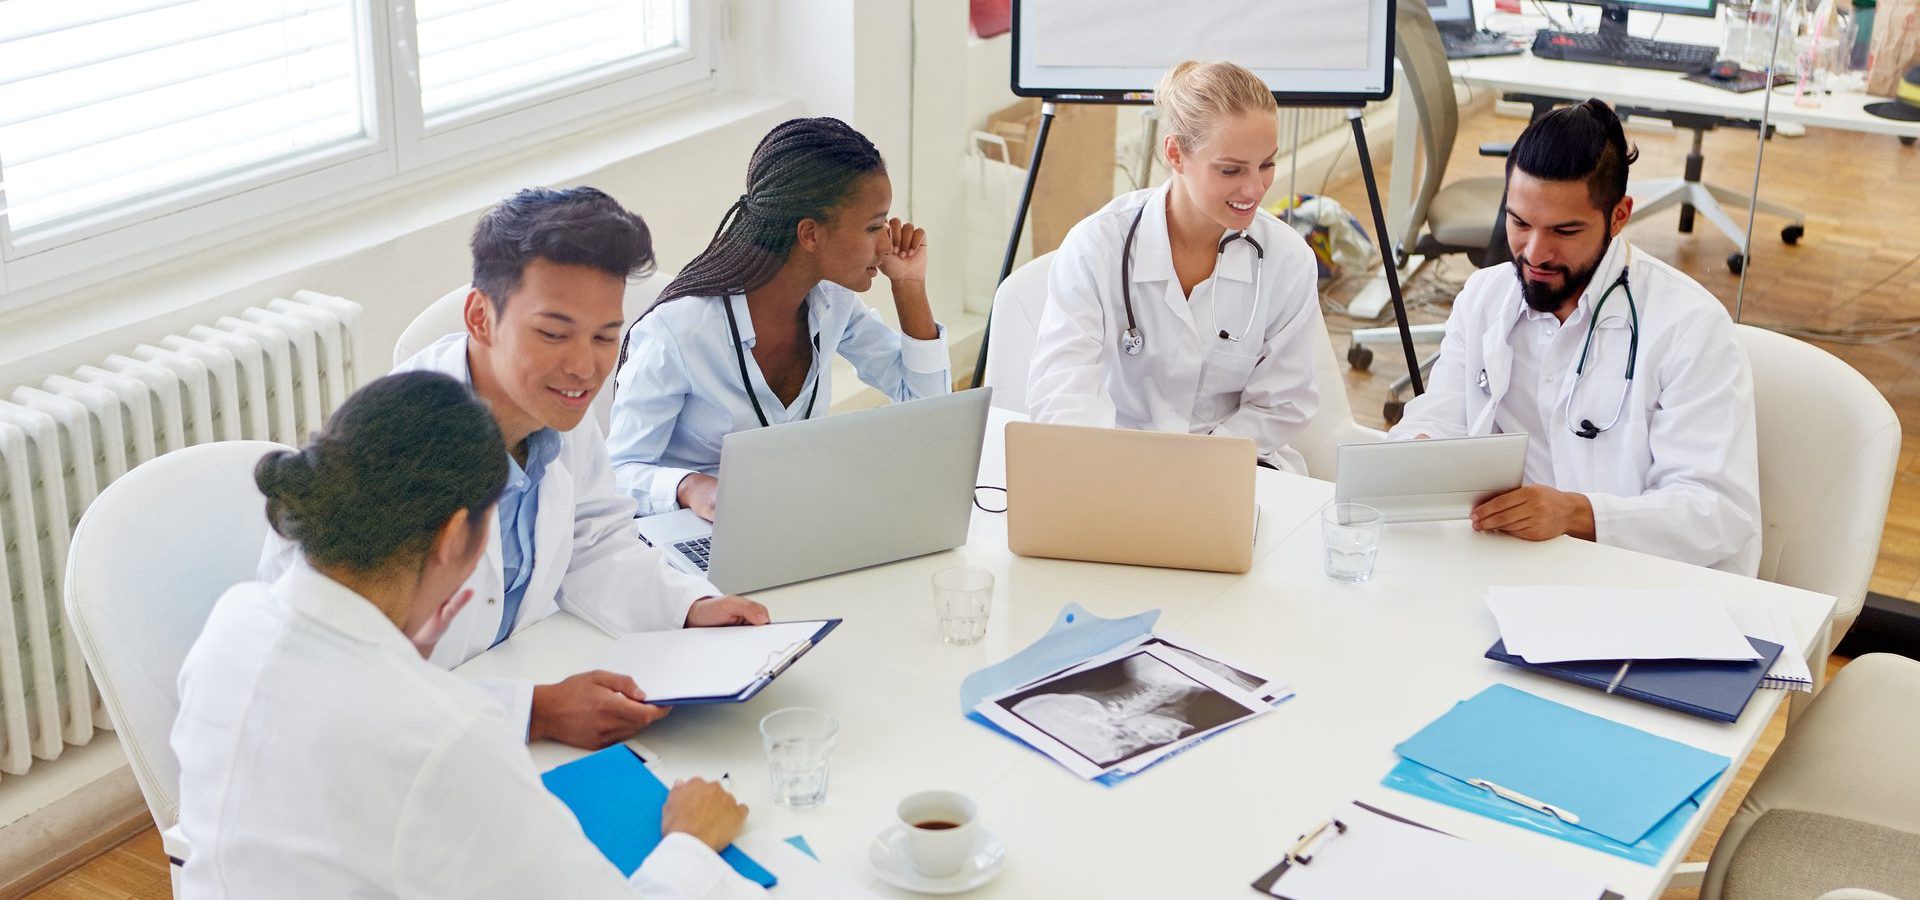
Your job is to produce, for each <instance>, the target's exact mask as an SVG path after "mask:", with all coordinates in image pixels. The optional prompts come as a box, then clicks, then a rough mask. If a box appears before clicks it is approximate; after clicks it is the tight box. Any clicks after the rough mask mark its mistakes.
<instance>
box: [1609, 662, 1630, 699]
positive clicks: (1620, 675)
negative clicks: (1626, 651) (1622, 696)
mask: <svg viewBox="0 0 1920 900" xmlns="http://www.w3.org/2000/svg"><path fill="white" fill-rule="evenodd" d="M1632 665H1633V660H1630V659H1629V660H1625V661H1623V662H1621V663H1620V671H1618V672H1615V673H1613V680H1612V681H1610V682H1608V683H1607V693H1609V694H1611V693H1613V691H1614V689H1615V688H1618V687H1619V686H1620V682H1622V681H1625V680H1627V669H1628V668H1629V667H1631V666H1632Z"/></svg>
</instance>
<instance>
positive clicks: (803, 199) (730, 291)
mask: <svg viewBox="0 0 1920 900" xmlns="http://www.w3.org/2000/svg"><path fill="white" fill-rule="evenodd" d="M886 171H887V166H886V163H885V162H883V161H882V160H881V159H880V151H879V149H877V148H875V147H874V146H873V142H872V141H870V140H867V137H866V135H863V134H861V133H860V132H858V131H855V130H854V129H853V126H851V125H848V124H847V123H845V122H842V121H840V120H839V119H835V118H830V117H826V116H822V117H820V118H816V119H788V120H787V121H785V122H782V123H780V124H779V125H776V126H774V128H773V130H772V131H769V132H767V136H766V137H764V138H761V139H760V146H758V147H755V148H754V151H753V159H752V160H751V161H750V162H748V163H747V192H746V193H744V194H741V195H740V199H738V200H736V201H734V203H733V205H732V206H731V207H728V208H727V212H726V214H725V215H723V216H721V217H720V227H718V228H716V229H714V233H713V240H712V241H711V242H709V243H708V244H707V249H705V250H702V251H700V255H698V256H696V257H694V258H693V261H692V262H690V263H687V266H686V268H684V269H681V270H680V274H679V275H677V276H675V277H674V279H673V281H672V282H670V283H668V284H667V289H666V290H664V291H662V292H661V293H660V298H659V299H658V300H656V301H654V303H653V305H652V306H650V307H648V308H647V313H650V312H652V311H654V310H655V309H658V308H659V307H660V305H661V304H664V303H668V302H670V301H673V300H678V299H681V298H683V297H722V298H725V297H730V296H732V295H734V294H744V293H746V292H748V291H751V290H755V289H757V288H760V287H762V286H764V285H766V283H767V282H769V281H772V280H773V277H774V275H776V274H778V273H779V271H780V267H781V266H783V265H786V262H787V257H788V256H789V255H790V254H791V253H792V252H793V244H794V240H795V238H796V236H797V228H798V226H799V224H800V222H801V220H803V219H813V220H815V221H818V222H824V221H826V220H827V217H828V215H829V214H830V213H832V211H833V209H834V208H835V207H837V206H839V205H840V203H841V202H842V201H844V200H845V199H846V198H847V195H848V194H849V193H851V192H852V191H853V188H854V185H855V183H857V182H858V181H859V179H860V178H861V177H862V176H864V175H870V174H882V175H884V174H886ZM640 317H641V318H645V317H646V313H641V314H640ZM638 324H639V319H635V320H634V325H638ZM632 334H633V327H632V326H629V327H628V329H627V334H626V335H624V336H622V337H621V339H620V361H619V363H618V364H617V365H616V367H615V371H618V370H619V369H620V368H624V367H625V366H626V364H627V344H628V341H629V340H630V339H631V337H632Z"/></svg>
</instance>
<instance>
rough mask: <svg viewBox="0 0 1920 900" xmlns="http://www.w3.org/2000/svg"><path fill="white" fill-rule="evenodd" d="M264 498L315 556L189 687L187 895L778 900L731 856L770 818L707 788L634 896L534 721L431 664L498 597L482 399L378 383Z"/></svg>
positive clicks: (425, 386)
mask: <svg viewBox="0 0 1920 900" xmlns="http://www.w3.org/2000/svg"><path fill="white" fill-rule="evenodd" d="M254 480H255V482H256V483H257V484H258V485H259V487H260V491H261V493H263V494H265V495H266V498H267V500H266V503H267V519H268V521H269V522H270V523H271V524H272V526H273V529H274V531H276V532H277V533H279V534H280V535H282V536H284V537H285V538H286V539H287V540H289V541H291V542H292V543H293V545H294V546H295V547H296V548H298V551H299V558H298V559H297V560H295V561H294V562H292V563H291V564H290V565H289V566H288V567H287V568H286V571H285V572H283V573H282V574H281V575H280V576H279V578H278V579H276V580H275V581H274V582H273V583H271V584H264V583H258V582H253V583H247V584H242V585H239V586H237V587H235V588H233V589H231V590H229V591H228V592H227V593H226V594H225V595H224V596H222V597H221V598H220V599H219V601H218V602H217V603H215V604H214V607H213V611H212V612H211V614H210V615H209V616H208V618H207V623H206V626H205V628H204V630H203V631H202V632H201V634H200V638H199V640H197V641H195V643H194V645H193V649H192V650H190V651H189V652H188V653H187V657H186V661H185V663H184V665H183V666H182V668H181V672H180V714H179V717H178V718H177V719H176V720H175V722H174V728H173V737H172V745H173V751H174V754H175V756H176V757H177V758H178V759H179V761H180V784H179V786H180V827H181V829H182V830H183V832H184V833H185V837H186V839H187V843H188V845H189V847H190V848H191V850H190V852H189V853H188V855H187V859H186V864H185V867H184V869H183V870H182V873H181V876H182V883H183V892H182V895H183V896H184V897H191V898H196V900H218V898H226V897H233V898H255V897H286V896H296V895H297V896H304V897H360V898H401V897H406V898H421V900H425V898H448V900H454V898H458V900H483V898H501V900H506V898H523V897H569V898H576V900H582V898H614V897H634V898H655V900H696V898H698V900H732V898H745V897H762V896H765V892H764V891H763V890H761V888H760V887H759V886H758V885H755V884H753V883H751V882H749V881H747V880H746V879H744V878H741V877H740V876H739V875H737V874H735V873H734V872H733V870H732V869H731V868H730V867H729V866H728V865H727V864H726V863H725V862H723V861H722V860H721V859H720V857H719V856H718V855H717V853H718V851H719V850H720V849H722V848H724V847H726V846H727V845H728V844H729V843H731V842H732V841H733V839H734V837H736V836H737V835H738V834H739V832H740V828H741V824H742V822H743V821H744V820H745V818H746V814H747V809H746V807H744V806H741V805H740V804H739V803H736V802H735V801H734V800H733V798H732V797H731V796H729V795H728V794H727V792H726V791H725V790H724V789H722V788H721V787H720V786H719V785H717V784H714V783H712V782H707V781H702V780H699V779H694V780H691V781H686V782H682V783H680V784H676V785H675V786H674V787H673V789H672V790H671V791H670V792H669V794H668V799H667V804H666V808H665V810H664V811H663V813H662V814H661V828H662V831H663V832H664V833H665V835H666V837H665V839H664V840H662V841H661V843H660V844H659V846H658V847H656V848H655V849H654V851H653V852H652V854H651V855H649V856H648V857H647V859H646V860H645V861H644V862H643V863H642V864H641V865H640V868H639V869H638V870H637V871H636V872H635V873H634V875H633V877H632V878H631V879H627V878H623V877H622V876H621V875H620V872H619V870H618V869H616V868H614V866H613V864H612V863H611V862H609V861H608V860H607V858H606V857H605V856H603V855H601V853H600V851H599V850H598V849H597V848H595V847H594V845H593V844H592V843H590V842H589V841H588V840H587V838H586V835H584V834H582V833H581V831H580V825H579V823H578V821H576V820H575V819H574V817H573V813H572V812H571V811H569V810H568V809H567V808H566V807H565V806H564V805H563V804H561V802H560V801H559V800H558V799H556V798H555V797H554V796H553V795H552V794H549V793H548V792H547V791H546V789H545V787H543V786H542V785H541V783H540V778H539V775H538V774H537V773H536V772H535V771H534V769H533V765H532V762H531V760H530V759H529V758H528V756H527V748H526V744H525V737H524V732H523V730H522V729H523V728H524V725H523V723H521V722H518V721H516V720H514V719H512V718H510V717H509V715H508V714H507V713H506V711H504V710H503V709H502V708H501V706H500V704H499V703H498V702H497V701H496V700H495V699H494V698H493V697H491V696H489V695H488V693H487V692H486V691H485V690H483V689H482V688H480V687H478V686H477V685H475V684H474V683H473V682H471V681H469V680H468V679H466V678H463V677H461V676H459V675H455V674H453V673H451V672H448V671H446V670H444V669H442V668H441V667H439V666H436V665H434V664H432V663H430V662H428V661H427V659H425V657H427V656H429V655H430V654H431V653H432V652H433V648H434V644H435V643H436V642H437V641H438V640H439V639H440V637H441V636H442V635H443V634H444V633H445V632H446V630H447V627H448V625H449V623H450V622H452V621H453V620H454V619H455V618H457V617H458V616H459V614H460V611H461V609H462V608H463V607H464V606H466V605H467V604H469V603H470V602H471V600H472V598H473V596H474V594H473V591H472V589H471V588H468V587H465V586H464V585H465V583H466V582H467V580H468V578H469V577H470V576H471V574H472V572H473V570H474V568H475V566H476V565H477V564H478V563H479V562H480V561H481V559H482V557H483V556H484V554H485V551H486V547H487V540H488V538H487V535H488V532H489V531H490V530H492V528H493V523H494V519H495V511H494V505H495V504H496V503H497V502H498V500H499V498H500V495H501V491H502V489H503V488H504V487H505V485H506V481H507V452H506V447H505V445H504V444H503V443H502V442H501V440H500V430H499V428H498V427H496V425H495V424H494V418H493V416H492V415H491V414H490V413H489V412H488V410H487V408H486V407H485V406H484V405H482V404H481V403H480V402H479V401H478V400H476V399H475V398H474V396H473V394H472V393H471V392H470V391H468V390H467V388H466V387H465V386H464V385H462V384H460V383H459V382H457V381H455V380H454V379H452V378H450V377H447V376H445V375H440V374H435V373H431V372H406V373H402V374H398V375H389V376H387V377H385V378H382V379H380V380H378V381H375V382H373V383H372V384H370V385H368V386H366V387H364V388H362V389H360V390H359V391H357V392H355V393H354V395H353V396H351V397H349V398H347V401H346V403H345V404H343V405H342V406H341V407H340V409H339V410H338V411H337V412H335V413H334V414H333V417H332V418H331V419H329V420H328V422H327V425H326V428H325V430H323V431H321V432H320V433H319V434H316V435H315V436H314V438H313V442H312V443H311V444H309V445H308V446H307V447H306V448H305V449H303V450H299V451H287V450H283V451H278V452H274V453H269V454H267V455H266V456H265V457H264V458H262V459H261V460H260V462H259V464H258V465H257V466H256V468H255V470H254Z"/></svg>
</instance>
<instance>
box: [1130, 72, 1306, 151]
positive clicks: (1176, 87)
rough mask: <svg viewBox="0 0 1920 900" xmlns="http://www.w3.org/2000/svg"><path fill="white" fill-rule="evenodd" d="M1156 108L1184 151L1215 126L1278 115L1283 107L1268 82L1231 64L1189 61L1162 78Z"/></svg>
mask: <svg viewBox="0 0 1920 900" xmlns="http://www.w3.org/2000/svg"><path fill="white" fill-rule="evenodd" d="M1153 106H1154V109H1156V110H1158V111H1159V113H1160V122H1161V128H1162V130H1163V131H1164V132H1165V133H1166V134H1170V135H1172V136H1173V137H1174V138H1176V139H1177V140H1179V142H1180V147H1181V149H1183V150H1191V149H1193V148H1194V147H1195V146H1197V145H1199V144H1202V143H1205V141H1206V136H1207V135H1208V134H1209V133H1210V132H1212V131H1213V129H1214V126H1216V125H1218V124H1219V123H1220V122H1222V121H1224V120H1226V119H1231V118H1233V117H1235V116H1239V115H1243V114H1245V113H1250V112H1275V111H1277V110H1278V109H1279V104H1276V103H1275V102H1274V101H1273V92H1272V91H1271V90H1268V89H1267V85H1266V82H1263V81H1261V80H1260V77H1259V76H1258V75H1255V74H1253V73H1252V72H1249V71H1247V70H1246V69H1245V68H1244V67H1242V66H1238V65H1235V64H1233V63H1230V62H1197V61H1195V60H1191V59H1190V60H1187V61H1186V62H1183V63H1180V64H1179V65H1176V66H1174V67H1173V68H1171V69H1168V70H1167V74H1165V75H1162V76H1160V85H1159V86H1158V87H1156V88H1154V91H1153Z"/></svg>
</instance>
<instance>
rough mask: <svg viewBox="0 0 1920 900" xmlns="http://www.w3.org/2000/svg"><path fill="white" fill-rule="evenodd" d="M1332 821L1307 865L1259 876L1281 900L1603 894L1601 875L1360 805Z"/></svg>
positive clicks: (1533, 899)
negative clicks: (1469, 839) (1337, 826)
mask: <svg viewBox="0 0 1920 900" xmlns="http://www.w3.org/2000/svg"><path fill="white" fill-rule="evenodd" d="M1333 820H1334V821H1336V822H1339V823H1340V824H1341V825H1342V826H1345V830H1344V831H1338V830H1336V831H1334V832H1332V833H1331V834H1326V835H1325V840H1324V841H1323V842H1319V843H1318V845H1317V846H1316V847H1314V848H1313V849H1312V851H1311V854H1310V861H1308V862H1306V863H1299V862H1294V861H1292V860H1290V859H1289V860H1287V861H1283V862H1281V864H1280V865H1279V866H1277V867H1275V868H1274V869H1273V870H1272V871H1270V872H1268V873H1267V875H1266V876H1264V877H1262V878H1261V879H1260V880H1259V881H1256V882H1254V884H1253V886H1254V888H1255V889H1257V890H1260V891H1263V892H1265V893H1267V894H1269V895H1271V896H1274V897H1281V898H1284V900H1379V898H1382V897H1421V898H1426V900H1482V898H1486V897H1526V898H1528V900H1600V898H1601V897H1602V896H1603V895H1607V887H1606V883H1605V882H1604V881H1601V880H1600V879H1599V878H1597V877H1594V876H1592V875H1587V874H1583V873H1580V872H1575V871H1572V870H1568V869H1563V868H1560V867H1559V866H1556V865H1554V864H1552V863H1546V862H1541V861H1539V860H1536V859H1533V858H1531V857H1526V856H1521V855H1520V854H1518V853H1514V852H1512V851H1510V850H1502V849H1499V848H1497V847H1486V846H1481V845H1479V844H1473V843H1469V842H1467V841H1463V840H1461V839H1459V838H1457V837H1454V836H1452V835H1449V834H1444V833H1441V832H1438V831H1434V830H1433V829H1431V828H1428V827H1426V826H1424V825H1419V824H1416V823H1414V822H1411V821H1408V820H1406V819H1402V818H1400V817H1398V816H1394V815H1391V814H1388V813H1385V812H1382V811H1381V810H1377V809H1375V808H1373V807H1371V806H1367V805H1366V804H1363V803H1353V804H1349V805H1347V807H1346V808H1344V809H1342V810H1341V811H1340V812H1338V813H1336V814H1335V815H1334V817H1333Z"/></svg>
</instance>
